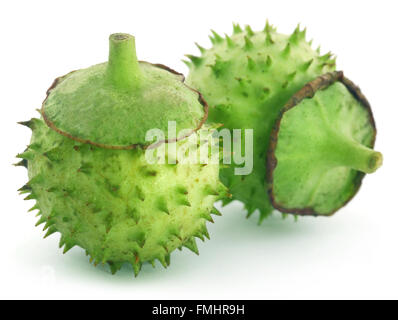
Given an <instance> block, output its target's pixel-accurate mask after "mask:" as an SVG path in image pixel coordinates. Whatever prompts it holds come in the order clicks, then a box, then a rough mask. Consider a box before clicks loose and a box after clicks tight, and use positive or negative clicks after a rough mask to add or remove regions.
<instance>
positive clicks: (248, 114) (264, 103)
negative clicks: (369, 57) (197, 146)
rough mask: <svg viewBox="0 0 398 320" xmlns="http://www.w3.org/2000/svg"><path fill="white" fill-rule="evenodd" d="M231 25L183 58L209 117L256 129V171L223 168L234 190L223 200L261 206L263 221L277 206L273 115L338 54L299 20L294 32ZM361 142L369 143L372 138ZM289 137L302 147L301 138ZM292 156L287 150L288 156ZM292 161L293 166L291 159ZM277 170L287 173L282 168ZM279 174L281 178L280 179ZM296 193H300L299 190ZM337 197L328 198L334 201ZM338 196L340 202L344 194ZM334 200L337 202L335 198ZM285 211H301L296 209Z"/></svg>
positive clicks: (230, 126) (250, 211)
mask: <svg viewBox="0 0 398 320" xmlns="http://www.w3.org/2000/svg"><path fill="white" fill-rule="evenodd" d="M233 29H234V30H233V34H232V35H231V36H228V35H226V36H225V38H223V37H221V36H220V35H218V34H217V33H216V32H214V31H212V32H213V36H212V37H210V39H211V41H212V43H213V47H212V48H211V49H204V48H203V47H201V46H199V45H198V48H199V50H200V52H201V56H191V55H188V57H189V58H190V60H191V61H185V62H186V64H187V65H188V67H189V71H190V72H189V76H188V79H187V82H188V83H189V84H190V85H191V86H193V87H195V88H197V89H198V90H199V91H200V92H201V93H202V94H203V95H204V97H205V99H206V101H208V103H209V106H210V109H209V119H210V120H211V121H213V122H216V123H222V124H224V127H225V128H228V129H230V130H232V129H253V132H254V168H253V172H252V174H250V175H248V176H236V175H234V168H235V167H236V166H237V165H236V164H235V165H234V164H232V166H231V167H230V168H225V169H223V170H221V180H222V182H224V183H225V185H226V186H227V187H228V188H229V189H230V191H231V193H232V195H233V198H232V199H225V200H224V201H223V202H224V204H228V203H229V202H230V201H231V200H234V199H235V200H240V201H242V202H243V203H244V205H245V208H246V209H247V211H248V216H250V215H251V214H253V212H254V211H255V210H256V209H259V211H260V220H259V222H260V223H261V221H262V220H263V219H264V218H266V217H267V216H268V215H270V214H271V213H272V211H273V210H274V207H273V205H272V203H271V201H270V197H268V195H267V188H268V184H267V182H266V173H267V172H266V165H265V164H266V160H267V152H268V149H269V145H270V135H271V131H272V128H273V126H274V124H275V121H276V120H277V119H278V117H279V114H280V111H281V109H282V108H283V107H284V105H285V104H286V103H287V102H288V101H289V99H290V98H291V97H292V96H293V95H294V94H295V93H296V92H297V91H299V90H300V89H301V88H302V87H303V86H304V85H305V84H306V83H308V82H310V81H312V80H314V79H316V78H317V77H319V76H321V75H323V74H325V73H328V72H332V71H334V70H335V65H336V59H335V58H333V56H332V54H330V53H327V54H325V55H320V50H319V49H318V50H313V49H312V48H311V42H307V41H306V39H305V38H306V30H305V29H304V30H300V27H299V26H298V27H297V28H296V29H295V31H294V32H293V33H292V34H291V35H290V36H288V35H283V34H280V33H277V32H276V29H275V28H273V27H272V26H271V25H270V24H268V22H267V24H266V26H265V28H264V30H263V31H260V32H254V31H253V30H252V29H251V28H250V27H249V26H246V28H245V29H244V30H243V29H242V28H241V27H240V26H239V25H234V28H233ZM330 102H332V101H329V103H330ZM358 112H359V111H358ZM299 120H300V119H299ZM307 125H308V124H307ZM350 125H354V124H352V121H351V122H347V123H346V126H350ZM364 125H365V124H364ZM354 126H355V125H354ZM310 127H311V126H310ZM369 130H370V131H371V128H370V129H369ZM309 134H310V133H309ZM243 140H244V139H243ZM361 142H362V143H364V144H365V145H369V146H371V145H370V144H369V141H361ZM291 143H293V144H294V145H295V146H296V148H297V149H300V147H301V145H300V144H299V143H298V142H297V143H296V142H291ZM313 147H315V146H313ZM281 148H282V147H281ZM281 148H280V149H281ZM242 150H244V147H242ZM281 152H283V151H281ZM318 154H319V153H318ZM290 156H291V155H290V154H283V157H284V159H288V158H289V157H290ZM289 165H290V166H292V167H291V169H293V170H294V166H295V164H294V161H293V160H292V161H291V162H289ZM279 172H281V173H280V175H281V176H282V177H283V173H282V169H281V170H279ZM290 173H291V172H290V171H289V173H286V174H287V175H288V174H290ZM353 175H355V174H354V173H353ZM301 178H302V179H304V178H305V177H301ZM336 178H338V177H337V176H336ZM311 179H312V178H311ZM280 180H281V179H279V180H278V181H277V183H278V184H279V183H281V184H282V182H281V181H280ZM347 183H348V182H347ZM354 184H355V185H354V186H351V187H352V188H353V189H355V188H356V187H357V185H358V181H357V182H355V183H354ZM289 186H290V187H293V186H294V181H293V180H292V179H290V180H289ZM331 186H333V183H331ZM296 187H297V188H299V187H300V186H299V185H296ZM332 188H333V187H332ZM347 188H349V186H348V184H347ZM291 191H292V190H291V189H289V190H287V189H284V193H283V196H284V197H288V196H289V194H290V192H291ZM305 192H306V191H303V193H305ZM351 194H353V193H351ZM281 196H282V194H281ZM334 196H336V194H335V195H334ZM297 197H300V195H299V194H298V193H297ZM327 197H328V195H327V194H326V195H325V198H327ZM343 198H346V197H343ZM333 199H334V200H336V198H333ZM333 199H331V200H329V201H332V202H333V201H334V200H333ZM283 200H285V199H283ZM336 201H337V202H338V203H340V202H341V199H339V200H336ZM294 205H295V204H293V206H294ZM335 206H338V205H337V203H336V204H335ZM331 207H333V205H331ZM285 209H286V208H285ZM283 211H284V212H290V213H297V212H296V211H295V210H283Z"/></svg>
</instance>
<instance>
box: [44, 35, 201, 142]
mask: <svg viewBox="0 0 398 320" xmlns="http://www.w3.org/2000/svg"><path fill="white" fill-rule="evenodd" d="M109 45H110V46H109V48H110V49H109V60H108V62H107V63H102V64H98V65H95V66H92V67H89V68H87V69H82V70H77V71H73V72H71V73H69V74H67V75H65V76H63V77H60V78H57V79H56V80H55V81H54V83H53V84H52V86H51V87H50V88H49V89H48V91H47V97H46V99H45V100H44V102H43V105H42V109H41V114H42V116H43V119H44V121H45V122H46V124H47V125H48V126H49V127H50V128H51V129H53V130H55V131H57V132H58V133H60V134H62V135H64V136H66V137H68V138H71V139H73V140H76V141H79V142H83V143H89V144H92V145H95V146H98V147H102V148H108V149H133V148H136V147H137V146H141V147H143V148H145V147H147V146H148V145H149V144H151V143H152V142H147V141H145V136H146V133H147V131H148V130H150V129H153V128H157V129H160V130H162V131H163V132H164V133H165V140H164V142H173V141H176V140H179V139H182V138H185V137H187V136H188V135H190V134H191V133H193V132H195V131H197V130H199V129H200V128H201V126H202V125H203V123H204V122H205V121H206V119H207V109H208V106H207V104H206V102H205V101H204V99H203V97H202V96H201V94H200V93H199V92H198V91H196V90H194V89H191V88H190V87H188V86H187V85H186V84H185V83H184V76H183V75H182V74H180V73H177V72H176V71H174V70H172V69H170V68H168V67H166V66H163V65H160V64H150V63H147V62H144V61H138V60H137V57H136V53H135V39H134V37H133V36H131V35H129V34H122V33H117V34H112V35H111V36H110V37H109ZM169 121H176V127H177V132H180V131H181V130H182V129H188V131H187V134H185V135H184V136H179V137H176V136H175V134H174V135H173V134H171V133H169V132H168V122H169ZM177 138H178V139H177Z"/></svg>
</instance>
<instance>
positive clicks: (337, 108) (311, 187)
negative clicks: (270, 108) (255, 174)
mask: <svg viewBox="0 0 398 320" xmlns="http://www.w3.org/2000/svg"><path fill="white" fill-rule="evenodd" d="M374 135H375V129H374V127H373V126H372V125H371V124H370V123H369V111H368V110H366V109H365V108H364V107H363V106H362V105H361V103H360V102H359V101H358V100H356V99H355V98H354V97H353V95H352V94H351V93H350V92H349V91H348V90H347V88H346V87H345V86H344V85H343V84H342V83H340V82H336V83H334V84H332V85H331V86H330V87H328V88H327V89H324V90H319V91H317V92H316V94H315V96H314V97H313V98H311V99H304V100H303V101H302V102H301V103H299V104H298V105H297V106H295V107H294V108H292V109H290V110H288V111H286V112H285V113H284V114H283V118H282V120H281V123H280V128H279V134H278V143H277V146H276V150H275V157H276V159H277V166H276V168H275V170H274V172H273V194H274V199H275V201H276V203H279V204H282V205H283V207H284V208H286V209H288V208H294V209H295V210H297V209H307V210H308V209H311V210H312V211H314V212H316V214H320V215H330V214H332V213H334V212H335V211H336V209H338V208H340V207H342V206H343V205H344V204H345V203H346V202H347V201H349V200H350V199H351V198H352V196H353V195H354V194H355V193H356V191H357V188H358V183H359V182H360V180H361V179H362V177H363V172H366V173H371V172H374V171H375V170H376V169H377V168H378V167H379V166H380V165H381V161H382V157H381V154H380V153H379V152H376V151H373V150H372V149H371V148H372V147H373V143H374Z"/></svg>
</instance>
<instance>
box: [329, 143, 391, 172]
mask: <svg viewBox="0 0 398 320" xmlns="http://www.w3.org/2000/svg"><path fill="white" fill-rule="evenodd" d="M336 142H338V145H336ZM331 145H334V147H335V148H332V150H333V154H334V155H333V156H332V157H331V158H332V159H333V160H334V162H335V163H336V164H337V165H341V166H346V167H349V168H352V169H354V170H358V171H361V172H364V173H373V172H375V171H376V170H377V169H378V168H380V167H381V165H382V164H383V155H382V154H381V153H380V152H378V151H375V150H373V149H371V148H368V147H366V146H364V145H362V144H360V143H358V142H356V141H354V140H348V139H347V138H345V137H335V138H334V143H333V144H330V145H329V146H331Z"/></svg>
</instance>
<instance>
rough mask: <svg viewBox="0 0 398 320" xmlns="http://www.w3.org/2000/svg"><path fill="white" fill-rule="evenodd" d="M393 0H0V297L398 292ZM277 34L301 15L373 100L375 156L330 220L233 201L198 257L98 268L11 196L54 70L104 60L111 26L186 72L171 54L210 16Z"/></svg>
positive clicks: (190, 41) (178, 53)
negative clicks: (262, 211)
mask: <svg viewBox="0 0 398 320" xmlns="http://www.w3.org/2000/svg"><path fill="white" fill-rule="evenodd" d="M396 12H397V5H396V3H395V1H381V0H379V1H372V2H371V1H360V2H359V1H347V0H345V1H336V0H335V1H328V2H325V1H280V0H278V1H276V0H273V1H264V0H261V1H249V0H245V1H232V0H229V1H214V0H212V1H205V0H201V1H187V0H185V1H172V0H168V1H150V0H146V1H115V0H112V1H107V2H105V1H98V0H97V1H84V2H83V1H72V0H69V1H64V2H60V1H38V0H36V1H12V2H11V1H7V2H6V1H3V2H1V4H0V35H1V37H0V39H1V40H0V98H1V99H0V101H1V103H0V105H1V116H0V121H1V126H0V130H1V134H0V137H1V151H0V154H1V168H0V170H1V176H0V188H1V190H0V194H1V198H0V199H1V205H0V207H1V209H0V211H1V213H0V298H111V299H113V298H122V299H123V298H129V299H138V298H140V299H147V298H148V299H156V298H161V299H165V298H168V299H182V298H188V299H189V298H197V299H204V298H206V299H215V298H218V299H224V298H225V299H228V298H236V299H239V298H250V299H264V298H288V299H289V298H343V299H345V298H398V292H397V288H398V258H397V255H398V250H397V244H398V210H397V206H398V193H397V178H398V174H397V171H398V170H397V164H398V161H397V160H398V153H397V149H396V147H397V140H396V139H397V127H398V124H397V119H398V105H397V91H398V90H397V77H396V75H397V71H398V70H397V63H398V54H397V51H398V50H397V49H398V46H397V36H396V32H397V31H398V23H397V18H396ZM266 18H268V19H269V20H270V22H271V23H273V24H274V25H276V26H278V29H279V30H280V31H281V32H283V33H290V32H291V31H292V30H293V29H294V28H295V26H296V24H297V23H298V22H301V24H302V26H307V27H308V36H309V38H314V47H315V46H317V45H318V44H322V52H327V51H329V50H332V51H333V52H334V53H335V54H337V56H338V60H337V61H338V68H339V69H342V70H344V71H345V73H346V75H347V76H348V77H349V78H351V79H352V80H354V82H356V83H357V84H359V85H360V86H361V88H362V90H363V92H364V93H365V94H366V96H367V97H368V99H369V101H370V102H371V104H372V106H373V111H374V115H375V118H376V122H377V125H378V130H379V135H378V141H377V149H379V150H380V151H382V152H383V153H384V156H385V164H384V166H383V167H382V168H381V169H380V170H379V171H378V172H377V173H376V174H374V175H371V176H368V177H367V178H366V179H365V180H364V185H363V188H362V189H361V191H360V193H359V194H358V196H357V197H356V198H355V199H354V200H353V201H352V202H351V203H350V204H349V205H348V206H347V207H346V208H344V209H343V210H341V211H340V212H338V213H337V214H336V215H335V216H334V217H332V218H317V219H315V218H302V219H299V221H298V222H297V223H295V222H294V220H293V218H292V217H290V218H288V219H287V220H282V219H281V217H280V215H275V216H274V217H273V218H271V219H269V220H268V221H265V222H264V223H263V225H262V226H257V224H256V223H257V221H256V218H257V217H255V218H252V219H249V220H246V219H245V218H244V216H245V215H244V212H243V210H242V206H241V205H240V204H239V203H233V204H232V205H230V206H229V207H227V208H225V209H223V213H224V216H223V217H218V218H217V219H216V223H215V224H214V225H211V226H210V227H209V231H210V233H211V237H212V240H211V241H208V242H205V243H200V245H199V249H200V252H201V253H200V256H199V257H197V256H196V255H194V254H192V253H190V252H189V251H188V250H185V249H184V250H183V251H182V252H179V251H177V252H176V253H174V254H173V255H172V263H171V266H170V268H169V269H167V270H165V269H163V268H161V267H160V266H157V268H156V269H152V267H150V266H145V267H144V268H143V271H142V272H141V274H140V276H139V277H138V278H136V279H134V277H133V276H132V270H130V269H128V268H126V269H123V270H122V271H121V272H120V273H118V274H117V275H115V276H112V275H110V274H109V273H108V272H107V271H106V270H105V269H104V268H100V267H97V268H94V267H93V266H91V265H90V264H89V263H88V261H87V258H86V257H85V255H84V253H83V250H81V249H79V248H74V249H73V250H71V251H70V252H69V253H68V254H66V255H62V253H61V251H60V250H59V249H58V246H57V245H58V238H59V236H58V235H53V236H51V237H50V238H48V239H46V240H43V239H42V237H43V235H44V233H43V232H42V231H41V228H40V227H38V228H35V227H34V224H35V222H36V220H37V219H36V218H35V217H34V215H35V214H32V213H27V210H28V209H29V208H30V207H31V206H33V201H23V200H22V199H23V197H22V196H19V195H18V194H17V191H16V190H17V189H18V188H19V187H21V186H22V185H23V184H24V182H25V181H26V179H27V175H26V171H25V170H24V169H23V168H20V167H13V166H12V165H11V164H12V163H15V162H16V161H17V160H16V159H15V155H16V154H17V153H19V152H21V151H23V149H24V148H25V146H26V145H27V144H28V143H29V138H30V132H29V130H28V129H25V128H24V127H22V126H17V125H16V122H17V121H21V120H27V119H30V118H31V117H32V116H38V114H37V113H36V112H35V111H34V110H35V109H36V108H39V107H40V106H41V102H42V100H43V99H44V97H45V91H46V89H47V88H48V87H49V86H50V84H51V82H52V80H53V79H54V78H56V77H57V76H60V75H63V74H65V73H67V72H69V71H71V70H74V69H79V68H83V67H87V66H90V65H92V64H95V63H99V62H102V61H105V60H106V59H107V53H108V48H107V46H108V36H109V34H110V33H114V32H128V33H132V34H134V35H135V36H136V42H137V51H138V56H139V59H141V60H147V61H150V62H156V63H163V64H166V65H168V66H170V67H172V68H174V69H176V70H179V71H181V72H184V73H186V72H187V68H186V67H185V65H184V64H183V63H182V62H181V61H180V60H181V59H182V58H183V55H184V54H186V53H197V51H196V48H195V47H194V41H198V42H199V43H201V44H202V45H205V46H209V40H208V38H207V35H208V34H209V31H210V29H211V28H213V29H215V30H217V31H218V32H219V33H221V34H222V33H224V32H227V33H230V32H231V30H232V22H239V23H241V24H242V25H244V24H251V25H252V27H253V28H254V29H260V28H261V29H262V28H263V25H264V22H265V20H266Z"/></svg>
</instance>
